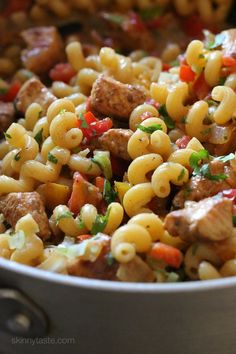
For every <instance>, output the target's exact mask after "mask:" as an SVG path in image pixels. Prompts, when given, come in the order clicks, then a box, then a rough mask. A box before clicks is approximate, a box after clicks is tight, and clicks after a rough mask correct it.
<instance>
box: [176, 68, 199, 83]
mask: <svg viewBox="0 0 236 354" xmlns="http://www.w3.org/2000/svg"><path fill="white" fill-rule="evenodd" d="M179 77H180V80H181V81H184V82H192V81H194V79H195V77H196V73H195V72H194V71H193V70H192V69H191V67H190V66H189V65H185V64H182V65H181V66H180V72H179Z"/></svg>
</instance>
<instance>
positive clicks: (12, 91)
mask: <svg viewBox="0 0 236 354" xmlns="http://www.w3.org/2000/svg"><path fill="white" fill-rule="evenodd" d="M20 88H21V84H20V83H19V82H18V81H15V82H13V83H12V84H11V86H10V87H9V89H8V91H7V93H5V94H2V95H1V94H0V101H3V102H13V101H14V99H15V98H16V95H17V94H18V92H19V90H20Z"/></svg>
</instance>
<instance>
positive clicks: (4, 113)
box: [0, 102, 15, 132]
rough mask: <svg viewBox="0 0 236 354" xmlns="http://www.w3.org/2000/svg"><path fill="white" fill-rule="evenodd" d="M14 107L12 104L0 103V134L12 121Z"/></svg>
mask: <svg viewBox="0 0 236 354" xmlns="http://www.w3.org/2000/svg"><path fill="white" fill-rule="evenodd" d="M14 115H15V111H14V107H13V104H12V103H10V102H9V103H5V102H0V129H1V132H3V131H5V130H7V128H8V127H9V126H10V125H11V123H12V122H13V120H14Z"/></svg>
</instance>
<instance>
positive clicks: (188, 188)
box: [184, 186, 193, 198]
mask: <svg viewBox="0 0 236 354" xmlns="http://www.w3.org/2000/svg"><path fill="white" fill-rule="evenodd" d="M192 191H193V189H192V188H191V187H189V186H187V187H186V188H185V189H184V198H188V197H189V194H190V193H191V192H192Z"/></svg>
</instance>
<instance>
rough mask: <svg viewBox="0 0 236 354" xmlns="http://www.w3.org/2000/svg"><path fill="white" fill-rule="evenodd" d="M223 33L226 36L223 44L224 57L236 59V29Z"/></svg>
mask: <svg viewBox="0 0 236 354" xmlns="http://www.w3.org/2000/svg"><path fill="white" fill-rule="evenodd" d="M222 33H223V34H224V40H223V44H222V49H223V55H224V56H232V57H234V58H236V29H235V28H232V29H229V30H227V31H223V32H222Z"/></svg>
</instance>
